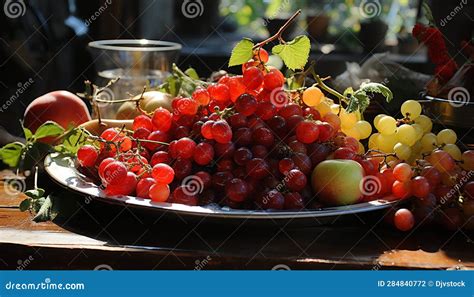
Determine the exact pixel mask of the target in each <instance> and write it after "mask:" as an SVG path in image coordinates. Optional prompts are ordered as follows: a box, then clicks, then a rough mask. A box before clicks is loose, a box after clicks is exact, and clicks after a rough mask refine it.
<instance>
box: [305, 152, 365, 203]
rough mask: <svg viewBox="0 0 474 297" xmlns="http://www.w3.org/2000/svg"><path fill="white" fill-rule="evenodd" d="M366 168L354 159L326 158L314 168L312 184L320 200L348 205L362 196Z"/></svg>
mask: <svg viewBox="0 0 474 297" xmlns="http://www.w3.org/2000/svg"><path fill="white" fill-rule="evenodd" d="M363 177H364V169H363V168H362V166H360V164H359V163H357V162H356V161H353V160H325V161H323V162H321V163H319V164H318V165H317V166H316V168H314V170H313V174H312V176H311V184H312V186H313V190H314V192H315V193H316V194H317V195H318V197H319V200H320V201H321V202H323V203H325V204H328V205H348V204H353V203H355V202H357V201H358V200H359V199H360V198H361V197H362V192H361V187H360V184H361V182H362V179H363Z"/></svg>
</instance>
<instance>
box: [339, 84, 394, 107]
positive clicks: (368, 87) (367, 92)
mask: <svg viewBox="0 0 474 297" xmlns="http://www.w3.org/2000/svg"><path fill="white" fill-rule="evenodd" d="M373 93H378V94H381V95H382V96H383V97H385V100H386V101H387V102H390V101H391V100H392V99H393V94H392V91H390V89H389V88H387V87H386V86H384V85H382V84H379V83H373V82H371V83H364V84H362V85H361V86H360V88H359V89H358V90H357V91H355V92H353V93H349V92H348V95H349V103H348V105H347V108H346V110H347V112H354V111H357V110H359V111H360V112H361V113H363V112H364V111H365V109H366V108H367V107H368V106H369V104H370V97H371V94H373Z"/></svg>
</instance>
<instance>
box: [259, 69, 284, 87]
mask: <svg viewBox="0 0 474 297" xmlns="http://www.w3.org/2000/svg"><path fill="white" fill-rule="evenodd" d="M284 83H285V77H284V76H283V74H282V73H281V72H280V70H278V69H276V68H271V69H270V71H269V72H268V73H267V74H265V76H264V78H263V87H264V88H265V89H266V90H269V91H271V90H273V89H276V88H279V87H281V86H283V84H284Z"/></svg>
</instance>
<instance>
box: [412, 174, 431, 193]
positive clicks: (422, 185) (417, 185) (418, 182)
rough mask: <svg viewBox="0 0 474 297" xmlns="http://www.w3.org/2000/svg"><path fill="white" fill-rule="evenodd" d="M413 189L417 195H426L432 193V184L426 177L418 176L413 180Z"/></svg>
mask: <svg viewBox="0 0 474 297" xmlns="http://www.w3.org/2000/svg"><path fill="white" fill-rule="evenodd" d="M411 191H412V193H413V196H415V197H418V198H423V197H426V196H428V194H429V193H430V184H429V182H428V180H427V179H426V178H425V177H423V176H417V177H415V178H414V179H412V181H411Z"/></svg>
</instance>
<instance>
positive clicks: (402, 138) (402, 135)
mask: <svg viewBox="0 0 474 297" xmlns="http://www.w3.org/2000/svg"><path fill="white" fill-rule="evenodd" d="M396 135H397V138H398V141H399V142H401V143H404V144H406V145H408V146H412V145H414V144H415V142H416V131H415V128H413V127H412V126H411V125H408V124H403V125H401V126H400V127H398V128H397V132H396Z"/></svg>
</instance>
